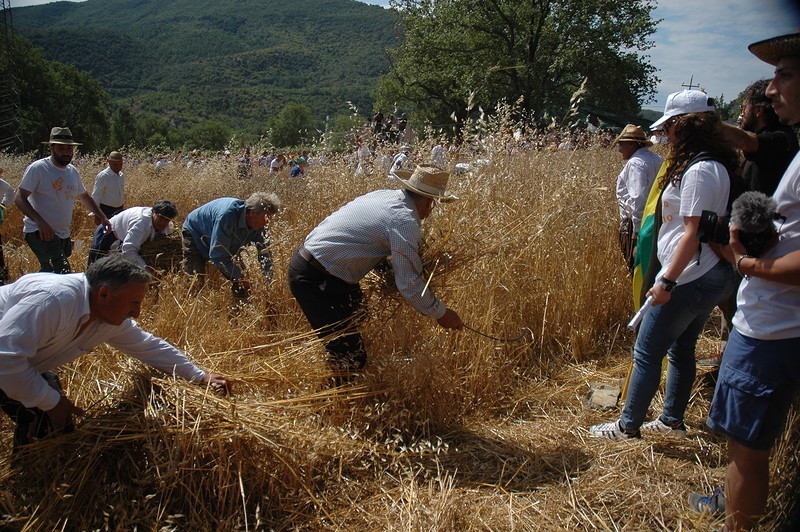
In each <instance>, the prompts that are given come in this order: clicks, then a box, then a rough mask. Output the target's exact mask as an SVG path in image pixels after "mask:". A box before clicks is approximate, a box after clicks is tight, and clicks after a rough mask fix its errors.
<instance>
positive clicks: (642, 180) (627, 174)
mask: <svg viewBox="0 0 800 532" xmlns="http://www.w3.org/2000/svg"><path fill="white" fill-rule="evenodd" d="M662 162H663V159H662V158H661V156H660V155H658V154H657V153H653V152H651V151H650V150H648V149H647V148H639V149H638V150H636V152H634V154H633V155H631V158H630V159H628V161H627V162H626V163H625V166H623V167H622V171H621V172H620V173H619V176H618V177H617V201H618V202H619V217H620V219H623V220H624V219H625V218H630V219H631V221H632V222H633V232H634V233H638V232H639V227H640V226H641V225H642V211H644V205H645V203H647V195H648V194H650V188H651V187H652V186H653V181H655V179H656V174H658V170H659V168H661V163H662Z"/></svg>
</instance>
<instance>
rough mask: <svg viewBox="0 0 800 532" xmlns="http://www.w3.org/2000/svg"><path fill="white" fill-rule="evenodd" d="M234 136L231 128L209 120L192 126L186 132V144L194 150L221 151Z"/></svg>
mask: <svg viewBox="0 0 800 532" xmlns="http://www.w3.org/2000/svg"><path fill="white" fill-rule="evenodd" d="M232 136H233V132H232V131H231V128H229V127H228V126H226V125H225V124H223V123H222V122H218V121H216V120H209V121H207V122H203V123H202V124H197V125H196V126H192V127H191V128H190V129H189V131H187V132H186V143H187V144H188V145H189V146H190V147H192V148H202V149H204V150H221V149H223V148H224V147H225V145H226V144H227V143H228V141H229V140H231V137H232Z"/></svg>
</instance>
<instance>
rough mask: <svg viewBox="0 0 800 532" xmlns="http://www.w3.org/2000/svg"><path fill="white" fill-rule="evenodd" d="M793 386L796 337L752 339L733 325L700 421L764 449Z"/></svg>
mask: <svg viewBox="0 0 800 532" xmlns="http://www.w3.org/2000/svg"><path fill="white" fill-rule="evenodd" d="M798 389H800V338H788V339H785V340H758V339H755V338H750V337H749V336H744V335H743V334H741V333H740V332H739V331H737V330H736V329H734V330H733V332H732V333H731V335H730V337H729V338H728V345H727V346H726V347H725V353H724V354H723V355H722V364H721V366H720V369H719V378H718V380H717V387H716V389H715V390H714V400H713V401H712V403H711V411H710V412H709V414H708V419H707V420H706V424H707V425H708V426H709V427H711V428H712V429H714V430H717V431H719V432H722V433H724V434H726V435H727V436H729V437H730V438H732V439H733V440H735V441H736V442H738V443H739V444H741V445H743V446H745V447H747V448H749V449H754V450H757V451H766V450H769V449H771V448H772V446H773V445H775V441H776V440H777V439H778V437H779V436H780V435H781V432H783V429H784V426H785V424H786V417H787V415H788V413H789V408H790V407H791V405H792V402H793V400H794V397H795V395H796V394H797V391H798Z"/></svg>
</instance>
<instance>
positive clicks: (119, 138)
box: [111, 105, 136, 149]
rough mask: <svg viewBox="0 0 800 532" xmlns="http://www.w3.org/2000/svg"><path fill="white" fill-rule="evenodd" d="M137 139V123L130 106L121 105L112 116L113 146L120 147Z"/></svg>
mask: <svg viewBox="0 0 800 532" xmlns="http://www.w3.org/2000/svg"><path fill="white" fill-rule="evenodd" d="M135 141H136V123H135V120H134V117H133V111H132V110H131V108H130V107H129V106H124V105H123V106H120V107H117V109H116V110H115V111H114V115H113V116H112V117H111V147H112V148H114V149H120V148H122V147H123V146H128V147H130V146H132V145H133V144H134V143H135Z"/></svg>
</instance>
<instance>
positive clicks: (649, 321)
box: [621, 260, 736, 431]
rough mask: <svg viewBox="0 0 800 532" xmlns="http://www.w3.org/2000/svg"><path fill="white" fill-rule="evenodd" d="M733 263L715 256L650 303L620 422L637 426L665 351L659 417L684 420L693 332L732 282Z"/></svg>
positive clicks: (689, 389) (692, 367)
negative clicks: (705, 267) (700, 270)
mask: <svg viewBox="0 0 800 532" xmlns="http://www.w3.org/2000/svg"><path fill="white" fill-rule="evenodd" d="M735 284H736V282H735V274H734V271H733V268H732V267H731V265H730V264H729V263H727V262H725V261H722V260H721V261H719V262H718V263H717V264H716V265H715V266H714V267H713V268H711V270H709V271H708V272H707V273H706V274H705V275H703V276H702V277H700V278H699V279H696V280H694V281H692V282H690V283H686V284H682V285H680V286H677V287H675V289H674V290H673V291H672V298H671V299H670V300H669V301H668V302H667V303H665V304H663V305H659V306H657V307H654V308H653V309H651V310H650V312H649V313H648V314H647V315H646V316H645V317H644V319H643V320H642V325H641V327H640V329H639V334H638V336H637V338H636V345H635V346H634V348H633V372H632V373H631V381H630V385H629V388H628V397H627V400H626V401H625V408H624V409H623V410H622V417H621V421H622V426H623V428H624V429H625V430H627V431H635V430H638V429H639V427H641V426H642V423H644V418H645V416H646V415H647V410H648V408H649V407H650V402H651V401H652V400H653V396H655V394H656V390H657V389H658V385H659V382H660V380H661V361H662V360H663V359H664V355H667V358H668V360H669V367H668V369H667V385H666V391H665V397H664V409H663V411H662V412H661V421H663V422H664V423H666V424H667V425H670V426H677V425H680V424H681V423H683V416H684V413H685V412H686V407H687V405H688V404H689V397H690V396H691V392H692V385H693V384H694V378H695V373H696V362H695V358H694V352H695V346H696V344H697V338H698V337H699V336H700V333H701V332H702V331H703V326H704V325H705V323H706V321H707V320H708V316H709V315H710V314H711V311H712V310H714V307H716V306H717V305H718V304H719V303H720V302H721V301H723V300H724V299H725V298H727V297H728V296H729V295H730V293H731V291H732V290H733V289H734V287H735Z"/></svg>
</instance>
